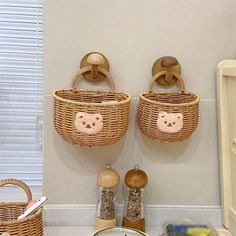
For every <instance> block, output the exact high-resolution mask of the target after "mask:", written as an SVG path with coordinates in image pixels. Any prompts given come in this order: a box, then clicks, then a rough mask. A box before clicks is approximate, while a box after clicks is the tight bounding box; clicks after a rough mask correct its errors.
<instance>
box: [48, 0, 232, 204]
mask: <svg viewBox="0 0 236 236" xmlns="http://www.w3.org/2000/svg"><path fill="white" fill-rule="evenodd" d="M235 9H236V2H235V1H226V0H221V1H220V0H218V1H213V0H208V1H206V0H205V1H203V0H191V1H189V0H181V1H180V0H175V1H174V0H172V1H171V0H166V1H164V0H162V1H160V0H159V1H158V0H153V1H149V0H143V1H141V0H139V1H138V0H133V1H131V0H110V1H108V0H107V1H105V0H104V1H96V0H93V1H92V0H87V1H86V0H84V1H80V0H45V146H44V149H45V150H44V152H45V160H44V173H45V175H44V192H45V194H46V195H47V196H48V198H49V204H94V203H95V202H96V197H95V179H96V174H97V173H98V171H100V170H101V169H102V168H103V167H104V166H105V164H106V163H111V164H112V165H113V167H114V168H116V169H117V170H118V171H119V173H120V174H121V177H122V179H123V177H124V173H125V172H126V171H127V170H128V169H129V168H131V167H133V165H134V164H135V163H138V164H140V165H141V167H142V168H143V169H144V170H145V171H146V172H147V173H148V176H149V185H148V187H147V191H146V202H147V204H158V205H172V204H174V205H208V206H215V205H219V202H220V201H219V198H220V196H219V192H220V191H219V188H220V186H219V171H218V154H217V124H216V94H215V69H216V65H217V63H218V62H219V61H221V60H223V59H226V58H227V59H231V58H235V56H236V50H235V41H236V29H235V28H234V27H235V22H234V21H233V20H234V19H235V16H234V13H235ZM90 51H99V52H102V53H103V54H105V55H106V56H107V58H108V59H109V62H110V67H111V70H110V72H111V74H112V75H113V77H114V79H115V82H116V86H117V89H119V90H125V91H128V92H130V93H131V94H132V95H133V102H132V117H131V125H130V127H129V130H128V133H127V135H126V136H125V138H123V139H122V140H121V141H120V142H119V143H117V144H115V145H112V146H110V147H107V148H100V149H80V148H76V147H73V146H71V145H70V144H67V143H65V142H64V141H63V140H62V138H61V137H60V136H59V135H58V134H57V133H56V132H55V130H54V128H53V114H52V107H53V106H52V96H51V94H52V90H53V89H55V88H69V87H70V82H71V79H72V78H73V76H74V75H75V73H76V72H77V71H78V69H79V64H80V60H81V58H82V57H83V55H84V54H86V53H87V52H90ZM163 55H174V56H176V57H177V58H178V59H179V61H180V63H181V65H182V70H183V78H184V80H185V83H186V87H187V89H188V90H189V91H194V92H196V93H198V94H199V95H200V97H201V103H200V125H199V127H198V130H197V132H196V133H195V134H194V135H193V136H192V138H191V139H189V140H187V141H186V142H183V143H179V144H169V145H163V144H162V145H161V144H157V143H155V142H153V141H150V140H148V139H146V138H144V137H143V136H142V135H141V134H140V132H139V130H138V127H137V125H136V122H135V116H136V111H137V103H138V94H139V93H140V92H141V91H145V90H146V89H147V86H148V82H149V81H150V79H151V67H152V64H153V62H154V61H155V59H157V58H158V57H160V56H163ZM81 86H84V87H86V86H87V87H88V86H89V85H87V84H86V83H81Z"/></svg>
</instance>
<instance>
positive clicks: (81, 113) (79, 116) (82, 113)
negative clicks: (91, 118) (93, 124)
mask: <svg viewBox="0 0 236 236" xmlns="http://www.w3.org/2000/svg"><path fill="white" fill-rule="evenodd" d="M84 116H85V114H84V112H77V114H76V119H82V118H83V117H84Z"/></svg>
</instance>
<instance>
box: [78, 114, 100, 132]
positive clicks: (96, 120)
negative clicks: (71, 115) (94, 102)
mask: <svg viewBox="0 0 236 236" xmlns="http://www.w3.org/2000/svg"><path fill="white" fill-rule="evenodd" d="M75 127H76V129H77V130H78V131H79V132H80V133H81V134H89V135H95V134H97V133H99V132H100V131H101V130H102V128H103V118H102V115H101V114H99V113H97V114H89V113H86V112H78V113H77V114H76V118H75Z"/></svg>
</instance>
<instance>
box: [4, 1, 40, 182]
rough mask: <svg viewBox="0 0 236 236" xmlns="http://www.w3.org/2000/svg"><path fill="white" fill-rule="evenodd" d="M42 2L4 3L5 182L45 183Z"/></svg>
mask: <svg viewBox="0 0 236 236" xmlns="http://www.w3.org/2000/svg"><path fill="white" fill-rule="evenodd" d="M42 5H43V0H1V1H0V178H7V177H12V178H19V179H21V180H23V181H25V182H26V183H27V184H29V185H30V186H41V185H42V130H43V124H42V123H43V22H42V18H43V6H42Z"/></svg>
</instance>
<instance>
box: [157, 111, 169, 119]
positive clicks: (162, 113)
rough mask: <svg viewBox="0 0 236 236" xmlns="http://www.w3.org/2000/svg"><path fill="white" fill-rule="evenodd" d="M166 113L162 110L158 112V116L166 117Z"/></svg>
mask: <svg viewBox="0 0 236 236" xmlns="http://www.w3.org/2000/svg"><path fill="white" fill-rule="evenodd" d="M166 115H167V112H165V111H161V112H160V113H159V114H158V118H164V117H165V116H166Z"/></svg>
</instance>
